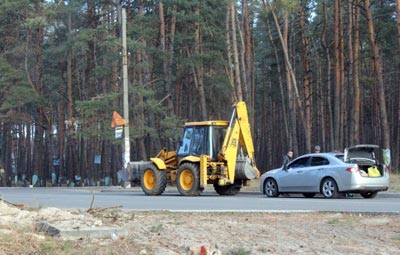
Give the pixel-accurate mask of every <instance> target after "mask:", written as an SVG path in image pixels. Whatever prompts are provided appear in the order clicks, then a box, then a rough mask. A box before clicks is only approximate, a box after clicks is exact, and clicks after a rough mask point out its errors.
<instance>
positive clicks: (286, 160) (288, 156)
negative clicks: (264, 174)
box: [282, 150, 293, 170]
mask: <svg viewBox="0 0 400 255" xmlns="http://www.w3.org/2000/svg"><path fill="white" fill-rule="evenodd" d="M292 159H293V151H292V150H289V151H288V152H287V153H286V155H285V156H283V164H282V170H287V164H288V163H289V162H290V161H292Z"/></svg>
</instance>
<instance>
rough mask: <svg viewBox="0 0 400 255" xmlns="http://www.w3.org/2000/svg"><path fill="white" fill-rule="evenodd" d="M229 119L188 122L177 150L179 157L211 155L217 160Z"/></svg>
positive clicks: (213, 159)
mask: <svg viewBox="0 0 400 255" xmlns="http://www.w3.org/2000/svg"><path fill="white" fill-rule="evenodd" d="M228 124H229V123H228V122H227V121H202V122H188V123H186V124H185V128H184V130H183V137H182V140H181V142H180V144H179V147H178V150H177V153H176V154H177V157H178V158H183V157H186V156H189V155H191V156H200V155H202V154H205V155H209V156H210V157H211V159H212V161H216V160H217V156H218V152H219V151H220V150H221V147H222V144H223V142H224V138H225V134H226V129H227V127H228Z"/></svg>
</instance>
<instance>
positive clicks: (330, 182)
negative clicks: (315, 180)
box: [321, 178, 340, 198]
mask: <svg viewBox="0 0 400 255" xmlns="http://www.w3.org/2000/svg"><path fill="white" fill-rule="evenodd" d="M321 193H322V195H323V196H324V197H325V198H338V197H339V196H340V193H339V191H338V188H337V184H336V182H335V180H334V179H332V178H326V179H324V180H323V181H322V183H321Z"/></svg>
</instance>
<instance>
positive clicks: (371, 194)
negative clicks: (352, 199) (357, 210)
mask: <svg viewBox="0 0 400 255" xmlns="http://www.w3.org/2000/svg"><path fill="white" fill-rule="evenodd" d="M377 194H378V191H367V192H361V193H360V195H361V196H362V197H363V198H374V197H376V195H377Z"/></svg>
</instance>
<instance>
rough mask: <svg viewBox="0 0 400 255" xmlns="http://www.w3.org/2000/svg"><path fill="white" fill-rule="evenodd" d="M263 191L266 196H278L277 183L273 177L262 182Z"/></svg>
mask: <svg viewBox="0 0 400 255" xmlns="http://www.w3.org/2000/svg"><path fill="white" fill-rule="evenodd" d="M264 192H265V194H266V195H267V197H277V196H279V189H278V184H276V181H275V180H274V179H271V178H269V179H267V180H266V181H265V183H264Z"/></svg>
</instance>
